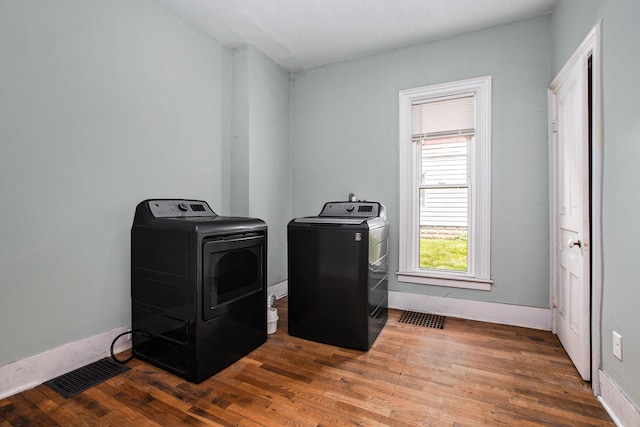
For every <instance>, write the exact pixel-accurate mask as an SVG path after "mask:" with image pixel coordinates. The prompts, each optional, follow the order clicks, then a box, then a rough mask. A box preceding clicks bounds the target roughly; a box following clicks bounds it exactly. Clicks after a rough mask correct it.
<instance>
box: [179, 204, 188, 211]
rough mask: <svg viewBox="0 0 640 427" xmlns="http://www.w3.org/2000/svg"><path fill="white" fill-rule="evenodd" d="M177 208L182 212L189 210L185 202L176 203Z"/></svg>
mask: <svg viewBox="0 0 640 427" xmlns="http://www.w3.org/2000/svg"><path fill="white" fill-rule="evenodd" d="M178 209H180V210H181V211H182V212H186V211H188V210H189V208H188V207H187V205H186V204H185V203H178Z"/></svg>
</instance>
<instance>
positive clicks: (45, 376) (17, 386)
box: [0, 326, 131, 399]
mask: <svg viewBox="0 0 640 427" xmlns="http://www.w3.org/2000/svg"><path fill="white" fill-rule="evenodd" d="M129 329H131V328H130V327H129V326H122V327H120V328H116V329H112V330H110V331H107V332H104V333H102V334H99V335H95V336H93V337H89V338H85V339H82V340H79V341H75V342H72V343H68V344H65V345H63V346H60V347H58V348H54V349H53V350H49V351H45V352H44V353H40V354H36V355H35V356H31V357H28V358H26V359H22V360H18V361H17V362H13V363H9V364H7V365H4V366H0V399H4V398H5V397H9V396H13V395H14V394H17V393H20V392H21V391H24V390H28V389H30V388H33V387H36V386H37V385H40V384H42V383H43V382H45V381H49V380H51V379H53V378H56V377H58V376H60V375H62V374H66V373H67V372H70V371H73V370H74V369H77V368H80V367H82V366H85V365H88V364H89V363H93V362H95V361H97V360H100V359H104V358H105V357H106V356H109V355H110V354H109V349H110V348H111V343H112V341H113V339H114V338H115V337H117V336H118V335H120V334H121V333H123V332H126V331H128V330H129ZM130 338H131V337H130V336H127V337H122V338H121V339H119V340H118V342H117V343H116V345H115V347H114V352H115V353H119V352H121V351H123V350H126V349H128V348H131V339H130Z"/></svg>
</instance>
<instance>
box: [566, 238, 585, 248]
mask: <svg viewBox="0 0 640 427" xmlns="http://www.w3.org/2000/svg"><path fill="white" fill-rule="evenodd" d="M567 244H568V245H569V247H570V248H572V247H574V246H577V247H579V248H581V247H582V242H581V241H580V240H573V239H569V241H568V242H567Z"/></svg>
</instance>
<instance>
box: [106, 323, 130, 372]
mask: <svg viewBox="0 0 640 427" xmlns="http://www.w3.org/2000/svg"><path fill="white" fill-rule="evenodd" d="M133 332H134V331H133V329H132V330H130V331H126V332H123V333H121V334H120V335H118V336H117V337H115V338H114V339H113V341H112V342H111V348H110V350H109V351H110V353H111V358H112V359H113V361H114V362H116V363H120V364H121V365H123V364H125V363H127V362H128V361H130V360H131V359H133V346H132V347H131V356H129V357H127V358H126V359H124V360H120V359H118V358H117V357H116V355H115V354H114V352H113V347H114V346H115V345H116V341H118V339H120V337H123V336H125V335H129V334H133ZM136 332H137V331H136Z"/></svg>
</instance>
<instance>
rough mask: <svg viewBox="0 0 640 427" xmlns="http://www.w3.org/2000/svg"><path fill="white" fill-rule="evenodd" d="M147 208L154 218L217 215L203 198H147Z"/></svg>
mask: <svg viewBox="0 0 640 427" xmlns="http://www.w3.org/2000/svg"><path fill="white" fill-rule="evenodd" d="M147 203H148V204H149V210H150V211H151V214H153V216H154V217H156V218H179V217H205V216H208V217H211V216H217V215H216V214H215V213H214V212H213V211H212V210H211V208H210V207H209V205H208V204H207V202H205V201H203V200H182V199H171V200H170V199H158V200H149V201H148V202H147Z"/></svg>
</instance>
